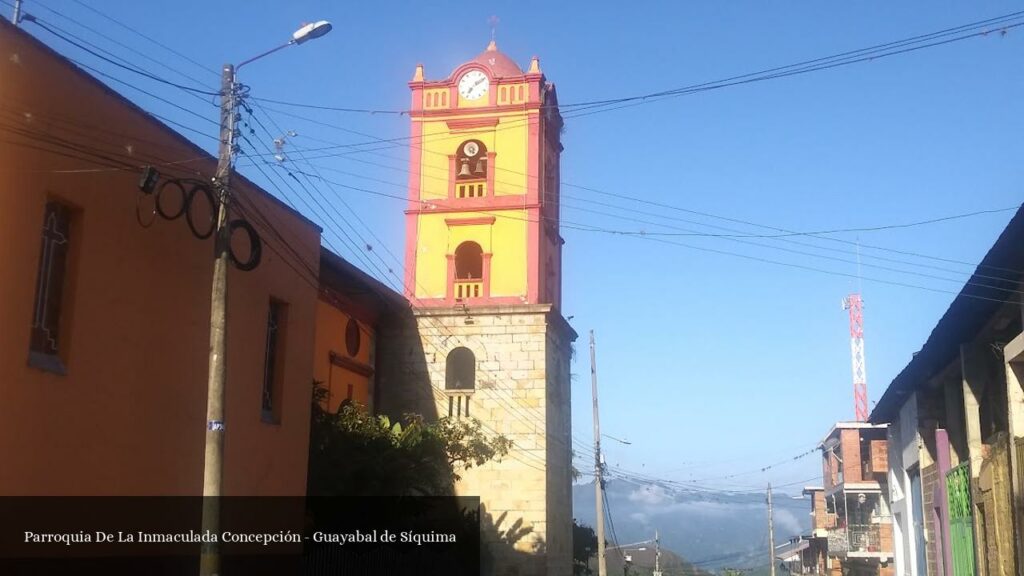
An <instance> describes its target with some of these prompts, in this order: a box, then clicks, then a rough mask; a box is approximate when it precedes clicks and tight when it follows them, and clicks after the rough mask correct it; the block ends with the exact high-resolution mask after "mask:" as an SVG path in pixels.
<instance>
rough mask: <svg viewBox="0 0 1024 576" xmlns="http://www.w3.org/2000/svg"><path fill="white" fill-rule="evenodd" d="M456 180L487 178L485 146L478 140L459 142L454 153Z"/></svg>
mask: <svg viewBox="0 0 1024 576" xmlns="http://www.w3.org/2000/svg"><path fill="white" fill-rule="evenodd" d="M455 170H456V172H455V179H456V180H483V179H485V178H487V147H486V146H484V143H483V142H481V141H479V140H467V141H465V142H463V143H462V144H459V150H458V152H456V153H455Z"/></svg>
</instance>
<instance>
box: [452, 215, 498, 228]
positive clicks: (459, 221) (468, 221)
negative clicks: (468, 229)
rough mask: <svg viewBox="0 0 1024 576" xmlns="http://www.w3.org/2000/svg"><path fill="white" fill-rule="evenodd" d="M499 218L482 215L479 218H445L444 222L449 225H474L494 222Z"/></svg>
mask: <svg viewBox="0 0 1024 576" xmlns="http://www.w3.org/2000/svg"><path fill="white" fill-rule="evenodd" d="M495 220H497V218H495V217H494V216H480V217H479V218H445V219H444V223H445V224H447V225H449V226H473V225H477V224H494V221H495Z"/></svg>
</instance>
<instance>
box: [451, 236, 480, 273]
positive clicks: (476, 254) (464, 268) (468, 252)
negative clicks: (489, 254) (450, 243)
mask: <svg viewBox="0 0 1024 576" xmlns="http://www.w3.org/2000/svg"><path fill="white" fill-rule="evenodd" d="M483 254H484V251H483V249H482V248H480V245H479V244H477V243H476V242H463V243H462V244H459V247H458V248H456V249H455V279H456V280H480V279H482V278H483V277H484V256H483Z"/></svg>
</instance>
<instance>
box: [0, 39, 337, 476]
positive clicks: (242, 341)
mask: <svg viewBox="0 0 1024 576" xmlns="http://www.w3.org/2000/svg"><path fill="white" fill-rule="evenodd" d="M195 108H196V109H197V110H201V111H203V113H206V114H208V115H209V116H210V118H211V119H213V120H216V109H215V108H213V107H211V106H207V107H201V106H199V105H198V104H197V105H196V107H195ZM197 125H199V126H202V124H198V123H197ZM205 127H206V128H209V130H210V134H211V135H215V134H216V126H214V125H206V126H205ZM15 129H19V130H25V131H28V133H29V134H30V136H24V135H15V134H14V133H13V132H12V130H15ZM0 134H2V135H3V136H2V137H0V455H2V458H3V463H2V465H0V494H3V495H190V494H200V493H201V491H202V477H203V473H202V472H203V445H204V431H205V426H206V422H205V420H206V382H207V362H208V349H209V324H208V322H209V313H210V281H211V275H212V239H207V240H197V239H196V238H195V237H193V236H192V234H191V233H190V232H189V229H188V227H187V226H186V223H185V222H184V220H183V219H179V220H174V221H167V220H163V219H159V218H158V219H157V220H156V221H155V222H154V223H153V225H152V226H151V227H149V228H144V227H143V226H141V225H140V224H139V222H138V221H137V220H136V197H137V196H138V192H137V183H138V181H139V172H135V171H116V170H108V171H86V172H81V171H79V172H55V170H61V171H69V170H97V169H102V168H103V166H100V165H97V163H96V162H95V160H82V159H76V158H69V157H66V156H63V155H60V154H56V153H52V152H47V151H42V150H39V149H33V148H32V146H36V147H43V148H46V149H49V150H55V149H57V145H55V144H53V142H54V141H53V140H51V141H50V142H49V143H42V141H41V140H39V138H41V137H42V135H49V136H51V137H57V138H60V139H62V140H65V141H70V142H74V143H76V145H78V146H88V147H90V148H101V149H103V150H104V151H105V153H107V154H109V155H111V156H114V157H117V158H121V159H127V160H128V161H130V162H132V163H137V164H138V165H143V164H149V163H152V162H156V161H157V159H161V160H164V161H185V160H188V161H187V162H181V163H179V164H175V165H174V166H169V167H166V168H161V170H162V171H163V172H165V173H167V172H170V173H173V174H176V175H184V174H186V173H189V172H191V173H192V174H193V175H194V174H196V173H197V172H198V173H199V175H200V176H205V177H209V175H211V174H212V171H213V168H214V165H213V163H212V162H211V161H210V160H209V159H208V158H207V159H199V160H197V158H201V157H202V156H203V154H202V153H201V152H200V151H199V150H198V149H197V148H195V147H193V146H191V145H188V144H187V143H186V142H185V141H184V139H182V138H181V137H179V136H177V135H175V134H174V133H173V132H171V131H170V130H169V129H167V128H165V127H162V126H161V125H159V124H158V123H157V122H155V121H153V120H151V119H149V118H147V117H146V116H145V115H144V114H142V113H141V112H139V111H138V110H137V109H134V108H132V107H131V106H130V105H128V104H127V103H125V102H124V101H123V100H121V99H120V98H118V97H117V96H116V95H114V94H112V93H111V92H110V91H108V90H105V89H103V88H102V87H100V86H98V85H97V84H96V83H95V82H93V81H91V80H89V79H88V78H87V77H86V76H85V75H84V74H83V73H80V72H77V71H76V70H75V69H74V68H73V67H72V66H71V65H70V64H67V63H66V62H63V61H61V60H60V59H59V58H58V57H56V56H55V55H54V54H53V53H51V52H49V51H48V50H46V49H45V48H43V47H41V46H40V45H39V44H38V43H36V42H34V41H32V40H30V39H29V38H28V36H27V35H25V34H23V33H21V32H19V31H16V30H15V29H13V28H12V27H11V26H10V25H8V24H6V23H0ZM76 155H78V154H76ZM235 184H236V186H235V192H236V194H237V197H238V199H239V200H240V201H241V202H242V204H243V205H247V206H248V207H249V210H253V209H254V208H255V209H258V212H259V213H260V214H262V215H264V216H265V217H266V218H267V219H268V220H269V221H271V222H272V223H273V226H274V228H275V229H276V230H277V231H278V232H280V233H281V234H282V235H283V236H284V237H285V238H286V239H287V240H288V243H289V244H290V245H291V246H292V247H293V248H294V249H295V250H296V251H297V252H298V253H299V255H300V257H301V258H302V259H304V260H306V261H305V263H304V264H303V266H305V267H306V269H316V267H317V265H318V259H319V230H318V229H317V228H316V227H315V226H313V225H312V224H311V223H309V222H308V221H306V220H304V219H302V218H301V217H300V216H298V215H296V214H294V213H292V212H291V211H290V210H288V209H287V208H285V207H283V205H281V204H279V203H278V202H276V201H275V200H273V199H271V198H268V197H267V196H265V195H264V194H262V193H259V192H256V191H254V190H253V189H252V188H250V187H246V185H245V184H244V183H243V182H242V181H241V180H240V179H236V182H235ZM48 198H58V199H60V200H62V201H63V202H65V203H67V204H69V205H71V206H73V207H74V208H75V210H76V211H77V214H76V216H75V219H74V220H73V224H72V229H71V243H72V244H71V251H72V256H71V258H72V262H71V268H72V274H71V275H70V283H71V285H72V286H73V289H72V290H71V293H70V294H66V298H65V301H66V307H65V319H64V320H65V325H66V330H65V333H64V336H65V337H66V339H65V341H64V342H62V344H63V345H64V349H65V352H64V353H63V360H64V362H65V364H66V366H67V374H66V375H63V376H61V375H56V374H53V373H49V372H45V371H42V370H40V369H37V368H33V367H30V366H29V365H28V362H27V358H28V351H29V327H30V324H31V321H32V313H31V308H32V303H33V296H34V290H35V284H36V270H37V263H38V259H39V253H40V240H39V238H40V231H41V226H42V218H43V212H44V206H45V203H46V202H47V199H48ZM236 215H237V214H236ZM250 219H251V218H250ZM254 223H256V224H257V229H258V230H260V231H261V235H262V236H263V238H264V250H263V262H262V264H261V265H260V267H259V268H257V269H256V270H255V271H253V272H240V271H238V270H234V269H232V270H231V272H230V274H229V304H228V358H227V366H228V383H227V397H226V402H227V404H226V409H225V412H226V416H225V426H226V433H225V460H224V493H225V494H227V495H285V494H304V492H305V481H306V462H307V452H308V438H309V398H310V382H311V380H312V377H313V369H312V362H311V357H312V348H313V340H314V333H315V330H314V322H315V316H316V301H317V289H316V281H315V279H310V278H304V277H300V276H299V275H298V274H297V273H296V272H295V271H294V269H293V267H292V266H289V265H287V264H286V263H285V262H284V261H283V260H282V258H281V257H280V256H279V255H278V253H276V252H275V250H274V242H275V240H274V239H273V238H272V235H271V234H270V233H268V232H267V227H266V225H265V223H261V222H259V221H254ZM277 250H278V251H280V252H284V251H282V250H281V249H280V247H278V248H277ZM285 253H286V252H285ZM292 258H298V257H294V256H293V257H292ZM296 267H298V266H296ZM299 269H300V270H301V269H302V268H301V267H299ZM271 298H274V299H278V300H281V301H284V302H285V303H287V304H288V311H287V324H286V328H285V329H284V338H283V345H284V352H283V354H284V370H283V375H284V379H283V388H284V390H283V397H282V398H281V402H282V404H281V411H282V414H281V423H280V424H278V425H275V424H268V423H264V422H262V421H261V409H260V408H261V403H260V400H261V396H260V394H261V387H262V378H263V362H264V348H265V338H266V319H267V307H268V303H269V301H270V299H271Z"/></svg>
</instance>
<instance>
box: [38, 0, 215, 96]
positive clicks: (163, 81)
mask: <svg viewBox="0 0 1024 576" xmlns="http://www.w3.org/2000/svg"><path fill="white" fill-rule="evenodd" d="M22 18H23V19H24V20H25V21H26V22H32V23H33V24H35V25H36V26H39V27H40V28H42V29H43V30H46V31H47V32H49V33H50V34H53V35H54V36H56V37H58V38H60V39H61V40H64V41H65V42H67V43H68V44H71V45H73V46H77V47H78V48H79V49H80V50H83V51H85V52H88V53H89V54H92V55H93V56H95V57H96V58H99V59H100V60H103V61H104V62H107V63H108V64H111V65H113V66H117V67H118V68H121V69H122V70H127V71H129V72H131V73H133V74H138V75H140V76H144V77H146V78H149V79H150V80H153V81H155V82H160V83H161V84H167V85H168V86H173V87H175V88H180V89H182V90H187V91H190V92H195V93H196V94H206V95H207V96H220V92H211V91H209V90H203V89H200V88H194V87H192V86H185V85H184V84H178V83H177V82H172V81H170V80H167V79H166V78H161V77H159V76H157V75H155V74H150V73H149V72H146V71H144V70H138V69H136V68H133V67H131V66H126V65H125V64H122V63H120V62H118V61H116V60H113V59H111V58H107V57H106V56H104V55H102V54H100V53H99V52H97V51H95V50H93V49H91V48H89V47H87V46H85V45H84V44H82V43H80V42H77V41H75V40H72V39H71V38H69V37H67V36H65V35H64V34H61V33H60V32H58V31H56V30H54V29H53V28H51V27H50V26H48V25H46V24H44V23H43V22H42V21H40V19H39V18H38V17H36V16H33V15H32V14H28V13H26V14H25V15H24V16H23V17H22Z"/></svg>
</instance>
